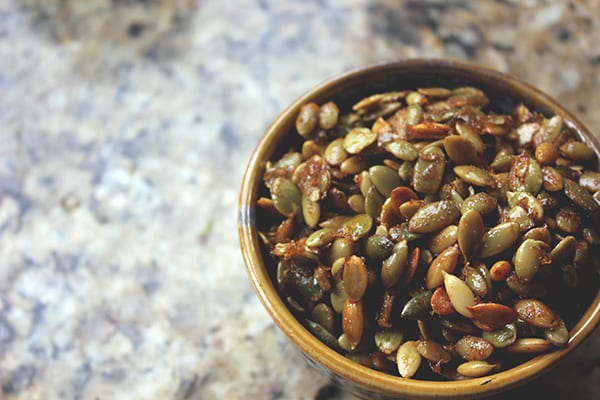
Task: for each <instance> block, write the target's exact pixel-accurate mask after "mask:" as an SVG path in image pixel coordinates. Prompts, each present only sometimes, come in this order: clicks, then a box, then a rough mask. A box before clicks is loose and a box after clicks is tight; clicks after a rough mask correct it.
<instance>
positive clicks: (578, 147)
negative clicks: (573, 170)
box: [560, 141, 596, 162]
mask: <svg viewBox="0 0 600 400" xmlns="http://www.w3.org/2000/svg"><path fill="white" fill-rule="evenodd" d="M560 151H561V152H562V153H563V154H564V155H565V157H567V158H568V159H569V160H573V161H576V162H586V161H590V160H592V159H593V158H594V157H595V156H596V153H595V152H594V150H593V149H592V148H590V147H589V146H588V145H587V144H585V143H583V142H578V141H569V142H567V143H565V144H563V145H562V146H560Z"/></svg>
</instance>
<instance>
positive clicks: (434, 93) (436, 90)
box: [417, 87, 452, 98]
mask: <svg viewBox="0 0 600 400" xmlns="http://www.w3.org/2000/svg"><path fill="white" fill-rule="evenodd" d="M417 92H419V93H420V94H422V95H423V96H426V97H436V98H446V97H450V95H451V94H452V91H450V90H449V89H447V88H443V87H427V88H419V89H417Z"/></svg>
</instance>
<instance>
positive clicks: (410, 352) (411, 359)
mask: <svg viewBox="0 0 600 400" xmlns="http://www.w3.org/2000/svg"><path fill="white" fill-rule="evenodd" d="M396 364H397V365H398V373H399V374H400V376H401V377H403V378H410V377H412V376H413V375H414V374H415V373H416V372H417V370H418V369H419V366H420V365H421V355H420V354H419V352H418V351H417V343H416V342H415V341H412V340H409V341H407V342H404V343H403V344H402V346H400V348H399V349H398V352H397V353H396Z"/></svg>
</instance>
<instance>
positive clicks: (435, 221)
mask: <svg viewBox="0 0 600 400" xmlns="http://www.w3.org/2000/svg"><path fill="white" fill-rule="evenodd" d="M459 215H460V210H459V208H458V206H457V205H456V203H454V202H453V201H449V200H441V201H436V202H434V203H430V204H426V205H424V206H423V207H421V208H420V209H419V210H418V211H417V212H416V213H415V214H414V215H413V216H412V217H411V218H410V221H409V224H408V229H409V230H410V231H411V232H413V233H431V232H436V231H439V230H441V229H443V228H445V227H446V226H448V225H450V224H452V223H454V222H456V220H457V219H458V217H459ZM515 240H516V239H515Z"/></svg>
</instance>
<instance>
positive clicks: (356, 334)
mask: <svg viewBox="0 0 600 400" xmlns="http://www.w3.org/2000/svg"><path fill="white" fill-rule="evenodd" d="M364 328H365V325H364V308H363V303H362V301H360V300H359V301H352V300H351V299H350V298H347V299H346V301H345V302H344V308H343V310H342V329H343V331H344V334H345V335H346V337H347V338H348V341H349V342H350V349H352V350H354V349H356V346H358V344H359V343H360V340H361V339H362V336H363V332H364Z"/></svg>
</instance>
